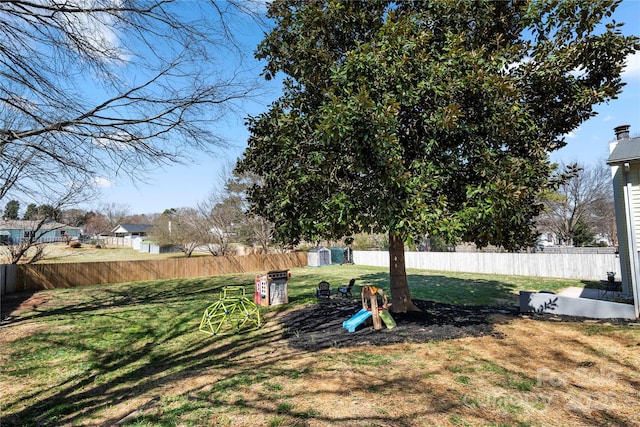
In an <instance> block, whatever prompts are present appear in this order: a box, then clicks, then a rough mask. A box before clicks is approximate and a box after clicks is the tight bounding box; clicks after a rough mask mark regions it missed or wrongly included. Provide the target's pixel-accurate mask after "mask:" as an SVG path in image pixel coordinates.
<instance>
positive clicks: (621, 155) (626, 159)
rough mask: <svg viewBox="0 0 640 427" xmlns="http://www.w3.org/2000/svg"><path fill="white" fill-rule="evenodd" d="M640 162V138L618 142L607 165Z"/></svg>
mask: <svg viewBox="0 0 640 427" xmlns="http://www.w3.org/2000/svg"><path fill="white" fill-rule="evenodd" d="M638 162H640V137H635V138H630V139H624V140H620V141H618V143H617V144H616V146H615V148H614V149H613V151H612V152H611V154H610V155H609V158H608V159H607V164H610V165H614V164H619V163H638Z"/></svg>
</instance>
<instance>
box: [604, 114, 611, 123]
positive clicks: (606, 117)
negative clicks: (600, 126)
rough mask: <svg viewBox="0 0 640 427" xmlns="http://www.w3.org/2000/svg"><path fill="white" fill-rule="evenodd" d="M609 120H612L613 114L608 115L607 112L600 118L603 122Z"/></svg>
mask: <svg viewBox="0 0 640 427" xmlns="http://www.w3.org/2000/svg"><path fill="white" fill-rule="evenodd" d="M611 120H613V116H612V115H610V114H607V115H606V116H604V117H603V118H602V121H603V122H610V121H611Z"/></svg>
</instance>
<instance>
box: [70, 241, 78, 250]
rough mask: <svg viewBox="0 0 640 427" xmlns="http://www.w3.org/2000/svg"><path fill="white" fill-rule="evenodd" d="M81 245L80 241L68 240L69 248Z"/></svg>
mask: <svg viewBox="0 0 640 427" xmlns="http://www.w3.org/2000/svg"><path fill="white" fill-rule="evenodd" d="M80 246H81V244H80V242H78V241H77V240H74V241H73V242H69V247H71V248H74V249H75V248H79V247H80Z"/></svg>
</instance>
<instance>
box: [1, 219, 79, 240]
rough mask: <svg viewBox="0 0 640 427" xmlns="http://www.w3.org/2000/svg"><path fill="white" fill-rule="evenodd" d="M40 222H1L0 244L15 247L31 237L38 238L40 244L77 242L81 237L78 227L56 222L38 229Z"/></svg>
mask: <svg viewBox="0 0 640 427" xmlns="http://www.w3.org/2000/svg"><path fill="white" fill-rule="evenodd" d="M39 224H40V221H31V220H17V219H16V220H1V221H0V244H3V245H14V244H18V243H20V242H23V241H25V240H28V239H29V238H30V237H36V238H37V242H38V243H51V242H63V241H69V240H75V239H77V238H78V237H79V236H80V229H79V228H78V227H71V226H69V225H66V224H62V223H59V222H55V221H50V222H45V223H44V224H42V226H41V227H40V228H39V229H38V225H39Z"/></svg>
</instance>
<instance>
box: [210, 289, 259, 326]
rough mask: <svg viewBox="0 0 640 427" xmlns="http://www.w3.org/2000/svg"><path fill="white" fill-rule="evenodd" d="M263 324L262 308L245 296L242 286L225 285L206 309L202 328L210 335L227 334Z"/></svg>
mask: <svg viewBox="0 0 640 427" xmlns="http://www.w3.org/2000/svg"><path fill="white" fill-rule="evenodd" d="M260 326H262V319H261V318H260V309H259V308H258V306H257V305H256V304H255V303H254V302H253V301H251V300H250V299H248V298H247V297H246V296H245V293H244V288H243V287H242V286H225V287H224V288H222V292H220V295H219V298H218V300H217V301H216V302H214V303H213V304H211V305H210V306H209V307H207V308H206V310H205V311H204V315H203V316H202V321H201V322H200V330H201V331H202V332H205V333H207V334H209V335H214V336H215V335H226V334H232V333H238V332H240V331H242V330H246V331H250V330H253V329H258V328H259V327H260Z"/></svg>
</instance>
